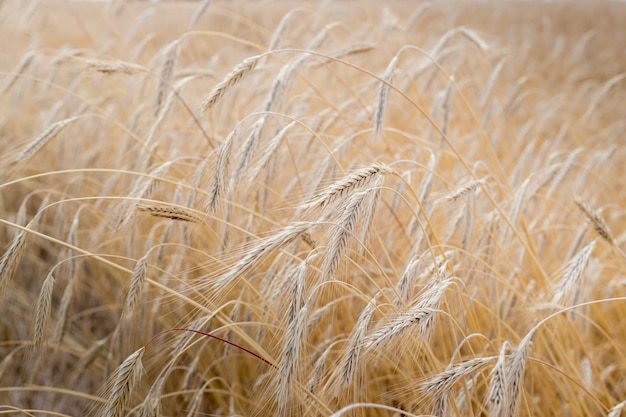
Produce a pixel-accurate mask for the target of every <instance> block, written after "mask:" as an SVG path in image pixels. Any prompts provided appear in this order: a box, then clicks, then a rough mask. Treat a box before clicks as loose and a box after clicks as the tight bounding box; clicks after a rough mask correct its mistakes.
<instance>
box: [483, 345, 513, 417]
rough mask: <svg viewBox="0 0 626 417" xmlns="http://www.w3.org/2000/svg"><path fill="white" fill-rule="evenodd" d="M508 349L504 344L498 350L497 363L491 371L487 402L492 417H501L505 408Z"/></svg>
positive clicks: (506, 400) (506, 399)
mask: <svg viewBox="0 0 626 417" xmlns="http://www.w3.org/2000/svg"><path fill="white" fill-rule="evenodd" d="M508 349H509V344H508V342H504V343H503V344H502V348H501V349H500V355H499V356H498V361H497V362H496V364H495V366H494V367H493V370H492V371H491V380H490V381H489V390H488V393H487V401H488V404H489V415H490V416H493V417H501V416H502V415H503V413H504V410H505V408H506V407H507V402H508V398H507V396H506V394H507V390H506V387H507V385H506V383H507V379H506V377H507V374H506V352H507V350H508Z"/></svg>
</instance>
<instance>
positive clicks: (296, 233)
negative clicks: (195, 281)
mask: <svg viewBox="0 0 626 417" xmlns="http://www.w3.org/2000/svg"><path fill="white" fill-rule="evenodd" d="M309 227H310V226H309V223H294V224H292V225H289V226H287V227H286V228H285V229H283V230H282V231H280V232H278V233H277V234H275V235H274V236H270V237H269V238H267V239H265V240H263V241H261V242H260V243H259V244H257V245H256V246H255V247H253V248H252V249H250V251H249V252H248V253H247V254H246V255H244V256H243V257H242V258H241V259H240V260H239V262H237V263H236V264H235V265H234V266H233V267H232V269H231V270H230V271H229V272H227V273H226V274H224V275H222V276H220V277H218V278H217V279H216V280H215V283H214V284H213V285H214V288H216V289H218V288H223V287H224V286H226V285H228V284H229V283H231V282H232V281H233V280H234V279H236V278H237V277H239V276H240V275H242V274H244V273H246V272H248V271H250V270H251V269H253V268H254V267H255V266H256V265H258V264H259V263H260V262H261V261H262V260H263V259H265V258H266V257H267V256H269V255H270V254H271V253H272V252H274V251H275V250H277V249H278V248H280V247H281V246H284V245H286V244H288V243H290V242H293V241H294V240H295V239H297V238H298V237H300V236H301V235H302V233H304V232H305V231H306V230H307V229H308V228H309Z"/></svg>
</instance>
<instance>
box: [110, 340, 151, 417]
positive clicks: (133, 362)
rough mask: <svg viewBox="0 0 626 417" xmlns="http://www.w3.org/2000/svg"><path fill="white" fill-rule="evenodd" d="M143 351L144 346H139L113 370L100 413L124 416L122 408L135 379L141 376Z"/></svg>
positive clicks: (113, 416) (114, 416) (116, 416)
mask: <svg viewBox="0 0 626 417" xmlns="http://www.w3.org/2000/svg"><path fill="white" fill-rule="evenodd" d="M144 352H145V347H141V348H139V349H138V350H136V351H135V352H133V353H132V354H131V355H130V356H128V358H126V360H125V361H124V362H122V364H121V365H120V366H119V367H118V368H117V369H116V370H115V373H114V374H113V377H112V381H113V384H112V388H111V393H110V395H109V398H108V400H107V403H106V406H105V409H104V412H103V414H102V415H104V416H106V417H122V416H124V415H125V414H124V408H125V407H126V403H127V401H128V397H129V396H130V394H131V392H132V390H133V388H134V387H135V384H136V383H137V381H138V380H139V379H140V378H141V374H142V369H143V367H142V364H141V359H142V357H143V354H144Z"/></svg>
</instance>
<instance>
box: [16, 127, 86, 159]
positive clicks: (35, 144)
mask: <svg viewBox="0 0 626 417" xmlns="http://www.w3.org/2000/svg"><path fill="white" fill-rule="evenodd" d="M79 118H80V116H76V117H70V118H68V119H64V120H61V121H58V122H56V123H54V124H53V125H51V126H50V127H49V128H48V129H46V130H45V132H43V133H42V134H41V135H39V136H37V137H36V138H35V140H33V141H32V142H31V143H30V145H28V146H27V147H26V149H24V150H23V151H22V152H21V153H20V154H19V155H18V156H17V160H16V162H18V163H21V162H24V161H26V160H27V159H29V158H30V157H32V156H33V155H35V154H36V153H37V152H38V151H39V150H40V149H41V148H43V147H44V146H45V145H46V144H47V143H48V142H50V141H51V140H53V139H54V138H56V137H57V136H59V133H61V132H62V131H63V129H65V128H66V127H67V125H69V124H70V123H72V122H73V121H74V120H77V119H79Z"/></svg>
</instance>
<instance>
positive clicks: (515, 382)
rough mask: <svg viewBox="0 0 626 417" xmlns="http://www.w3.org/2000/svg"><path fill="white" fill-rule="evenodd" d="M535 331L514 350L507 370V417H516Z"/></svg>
mask: <svg viewBox="0 0 626 417" xmlns="http://www.w3.org/2000/svg"><path fill="white" fill-rule="evenodd" d="M533 336H534V330H531V331H530V332H529V333H528V334H527V335H526V336H525V337H524V338H523V339H522V341H521V342H520V343H519V345H518V346H517V347H516V348H515V349H514V350H513V352H512V353H511V355H510V356H509V361H508V363H507V365H506V368H505V373H506V394H505V395H506V398H507V404H506V407H505V409H504V414H503V415H504V416H505V417H514V416H515V414H516V412H517V406H518V404H519V400H520V397H521V394H522V382H523V379H524V371H525V370H526V361H527V360H528V353H529V352H530V346H531V344H532V338H533Z"/></svg>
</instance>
